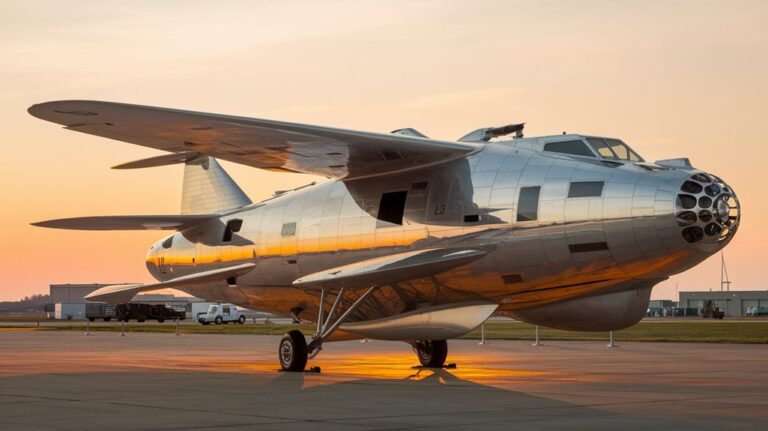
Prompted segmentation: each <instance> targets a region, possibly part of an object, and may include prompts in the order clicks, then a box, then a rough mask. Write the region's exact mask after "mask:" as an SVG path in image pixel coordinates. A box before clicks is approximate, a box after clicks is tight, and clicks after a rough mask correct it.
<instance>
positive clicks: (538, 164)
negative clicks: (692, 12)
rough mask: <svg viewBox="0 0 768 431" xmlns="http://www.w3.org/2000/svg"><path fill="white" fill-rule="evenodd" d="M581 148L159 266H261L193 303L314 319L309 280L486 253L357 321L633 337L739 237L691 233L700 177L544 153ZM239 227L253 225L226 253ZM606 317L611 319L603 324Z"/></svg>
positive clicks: (524, 148)
mask: <svg viewBox="0 0 768 431" xmlns="http://www.w3.org/2000/svg"><path fill="white" fill-rule="evenodd" d="M574 137H577V138H578V136H576V135H567V136H562V137H543V138H530V139H517V140H513V141H507V142H500V143H491V144H488V145H486V146H485V147H483V148H482V149H481V150H479V151H477V152H475V153H473V154H471V155H469V156H468V157H466V158H463V159H459V160H455V161H453V162H448V163H445V164H442V165H440V166H431V167H424V168H419V167H412V168H410V169H407V170H403V171H402V172H400V173H397V174H388V175H384V176H378V177H377V176H374V177H369V178H361V179H355V180H350V181H343V180H342V181H328V182H323V183H320V184H317V185H312V186H308V187H305V188H302V189H298V190H295V191H292V192H288V193H284V194H281V195H278V196H276V197H274V198H271V199H269V200H266V201H264V202H261V203H258V204H254V205H251V206H249V207H246V208H243V209H240V210H237V211H235V212H232V213H228V214H223V215H222V216H221V218H220V219H218V220H213V221H210V222H207V223H205V224H202V225H199V226H196V227H194V228H191V229H188V230H184V231H181V232H178V233H176V234H174V237H173V240H172V244H171V245H170V246H169V247H168V248H164V247H163V245H162V243H163V242H164V241H165V239H163V240H160V241H158V242H157V243H155V244H154V245H153V246H152V248H151V249H150V250H149V252H148V255H147V266H148V268H149V270H150V272H151V273H152V275H153V276H155V277H156V278H157V279H159V280H168V279H172V278H175V277H178V276H181V275H186V274H190V273H195V272H200V271H204V270H209V269H212V268H215V267H223V266H226V265H232V264H233V263H238V262H254V263H256V265H257V266H256V268H255V270H253V271H252V272H250V273H249V274H247V275H244V276H242V277H240V278H238V279H237V280H236V286H228V287H227V286H224V287H222V286H210V287H207V288H200V289H197V290H194V291H190V293H192V294H196V295H199V296H204V297H206V298H208V299H214V300H221V301H228V302H234V303H237V304H238V305H243V306H246V307H249V308H252V309H257V310H263V311H267V312H273V313H279V314H285V315H288V314H293V315H296V316H298V317H300V318H304V319H307V320H314V318H315V316H316V313H315V312H314V310H316V309H317V305H318V295H317V294H316V293H313V292H307V291H303V290H300V289H297V288H294V287H292V283H293V281H294V280H296V279H298V278H300V277H302V276H304V275H307V274H311V273H314V272H317V271H322V270H326V269H328V268H333V267H337V266H340V265H344V264H348V263H353V262H357V261H361V260H364V259H369V258H372V257H377V256H383V255H387V254H392V253H396V252H399V251H406V250H413V249H420V248H427V247H435V246H457V247H472V248H480V249H485V250H488V251H489V253H488V254H487V255H486V256H485V257H484V258H482V259H480V260H478V261H476V262H474V263H472V264H469V265H466V266H464V267H461V268H458V269H455V270H452V271H449V272H446V273H442V274H438V275H435V276H434V277H430V278H426V279H418V280H413V281H410V282H406V283H397V284H394V285H390V286H385V287H382V288H381V289H379V291H378V292H376V294H375V295H374V296H373V297H372V298H371V299H370V300H368V301H367V303H366V305H365V306H363V307H361V308H360V310H359V311H357V312H356V314H355V316H354V319H353V320H358V321H360V320H368V319H374V318H381V317H387V316H392V315H395V314H398V313H401V312H406V311H411V310H415V309H418V308H421V307H426V306H430V305H437V304H447V303H454V302H463V301H474V300H489V301H492V302H495V303H497V304H499V309H498V312H499V313H501V314H508V315H512V316H515V317H518V318H521V319H523V320H528V321H531V322H535V323H541V324H549V325H551V326H557V327H565V328H573V329H587V330H599V329H604V328H605V329H613V328H619V327H623V326H627V325H628V324H632V323H634V322H635V321H636V320H637V319H638V318H639V317H637V316H639V314H638V313H642V314H644V313H645V309H646V307H647V301H648V297H649V294H650V290H651V288H652V287H653V286H654V285H655V284H656V283H658V282H659V281H661V280H664V279H666V278H667V277H669V276H670V275H672V274H676V273H679V272H681V271H684V270H686V269H688V268H690V267H692V266H694V265H696V264H697V263H699V262H701V261H702V260H704V259H706V258H707V257H708V256H709V255H711V254H712V253H714V252H716V251H717V250H719V249H720V248H722V247H723V246H724V245H725V244H726V243H727V242H728V241H729V240H730V237H731V236H732V234H733V232H731V233H730V234H729V236H727V237H725V238H721V237H720V236H712V237H705V238H703V239H702V240H701V241H697V242H695V243H690V242H688V241H686V240H685V239H684V238H683V236H682V235H681V230H682V227H681V225H680V222H679V220H678V216H677V214H679V212H680V208H679V205H680V203H679V198H678V195H679V193H680V188H681V185H682V184H683V183H684V182H685V181H687V180H688V179H689V178H690V177H691V175H692V174H696V173H698V172H700V171H698V170H695V169H693V168H685V167H680V168H662V167H659V166H655V165H650V164H643V163H633V162H629V161H624V162H616V161H613V162H609V161H606V160H602V159H600V158H589V157H580V156H569V155H565V154H559V153H550V152H544V151H542V147H543V143H544V142H551V141H552V140H553V139H554V140H557V139H564V140H565V139H574ZM574 182H594V183H599V182H603V183H604V184H603V187H602V190H601V192H600V194H599V195H598V196H588V197H569V189H570V186H571V183H574ZM537 186H538V187H540V191H539V196H538V200H537V217H536V219H535V220H527V221H518V209H519V208H518V206H519V200H520V196H521V193H520V192H521V188H525V187H537ZM399 191H400V192H401V191H406V192H407V198H406V201H405V209H404V211H403V213H402V224H395V223H388V222H384V221H382V220H380V218H377V215H378V214H377V213H378V212H379V211H380V208H379V207H380V201H381V198H382V194H383V193H390V192H399ZM234 219H239V220H242V226H241V228H240V230H239V231H237V232H235V233H234V234H233V235H232V238H231V240H229V241H224V231H225V229H226V225H227V223H228V222H229V221H231V220H234ZM293 223H295V228H294V227H293V226H292V224H293ZM734 230H735V229H734ZM166 245H167V243H166ZM267 292H269V294H268V295H267V294H266V293H267ZM267 296H268V297H269V300H264V298H265V297H267ZM353 298H354V294H353V295H352V298H351V299H353ZM600 298H606V301H603V302H601V301H600ZM351 299H350V300H351ZM569 307H570V308H569ZM595 307H606V310H604V315H603V316H598V315H597V312H595V311H594V308H595ZM585 313H586V320H587V321H589V322H585V320H584V319H585V316H584V314H585ZM589 313H595V315H594V316H593V318H592V319H591V321H590V319H589V316H590V314H589ZM611 313H613V315H612V314H611Z"/></svg>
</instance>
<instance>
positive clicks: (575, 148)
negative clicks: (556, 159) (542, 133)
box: [544, 140, 595, 158]
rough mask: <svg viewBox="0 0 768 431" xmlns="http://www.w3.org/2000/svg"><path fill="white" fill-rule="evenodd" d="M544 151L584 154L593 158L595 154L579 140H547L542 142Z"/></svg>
mask: <svg viewBox="0 0 768 431" xmlns="http://www.w3.org/2000/svg"><path fill="white" fill-rule="evenodd" d="M544 151H549V152H551V153H563V154H571V155H574V156H586V157H592V158H594V157H595V155H594V154H593V153H592V151H590V149H589V148H588V147H587V146H586V144H584V142H581V141H578V140H576V141H561V142H549V143H546V144H544Z"/></svg>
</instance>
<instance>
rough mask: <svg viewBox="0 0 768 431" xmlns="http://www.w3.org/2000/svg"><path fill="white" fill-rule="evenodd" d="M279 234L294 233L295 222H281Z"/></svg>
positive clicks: (289, 234)
mask: <svg viewBox="0 0 768 431" xmlns="http://www.w3.org/2000/svg"><path fill="white" fill-rule="evenodd" d="M280 235H282V236H293V235H296V222H291V223H285V224H283V229H282V230H281V231H280Z"/></svg>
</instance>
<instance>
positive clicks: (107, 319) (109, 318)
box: [104, 317, 112, 322]
mask: <svg viewBox="0 0 768 431" xmlns="http://www.w3.org/2000/svg"><path fill="white" fill-rule="evenodd" d="M110 320H112V318H111V317H105V318H104V321H105V322H109V321H110Z"/></svg>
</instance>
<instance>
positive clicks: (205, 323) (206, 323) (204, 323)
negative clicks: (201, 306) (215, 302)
mask: <svg viewBox="0 0 768 431" xmlns="http://www.w3.org/2000/svg"><path fill="white" fill-rule="evenodd" d="M200 323H202V324H203V325H210V324H211V322H200Z"/></svg>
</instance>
